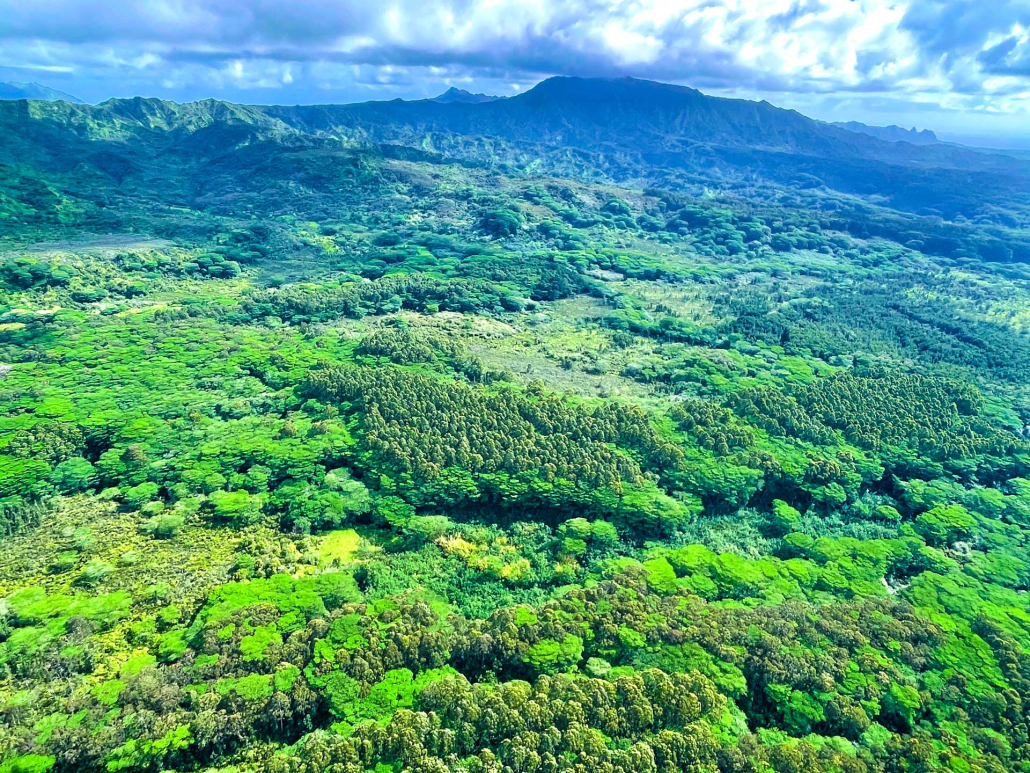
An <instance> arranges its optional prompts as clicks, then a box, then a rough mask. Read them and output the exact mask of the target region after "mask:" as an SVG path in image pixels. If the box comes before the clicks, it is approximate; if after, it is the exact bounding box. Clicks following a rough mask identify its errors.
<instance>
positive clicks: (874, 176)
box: [265, 77, 1030, 218]
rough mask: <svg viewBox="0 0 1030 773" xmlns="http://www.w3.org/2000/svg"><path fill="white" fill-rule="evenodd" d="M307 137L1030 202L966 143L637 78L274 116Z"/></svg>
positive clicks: (681, 176) (629, 170) (898, 194)
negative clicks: (904, 136)
mask: <svg viewBox="0 0 1030 773" xmlns="http://www.w3.org/2000/svg"><path fill="white" fill-rule="evenodd" d="M265 112H266V114H267V115H269V116H273V117H275V118H277V119H279V120H281V121H282V122H283V123H285V124H287V125H289V126H291V127H293V128H295V129H297V130H299V131H302V132H304V133H308V134H313V135H316V136H324V137H344V138H349V139H351V140H355V139H357V140H363V141H369V142H372V143H376V144H387V145H400V146H405V147H407V148H415V149H419V150H420V151H425V150H434V151H436V152H438V153H440V154H442V155H444V156H448V157H456V158H463V159H466V160H469V161H472V162H475V163H479V164H486V165H490V164H496V163H508V164H516V165H519V164H524V163H526V162H527V159H528V158H530V157H531V158H532V163H533V165H534V167H535V168H537V169H543V170H549V171H551V172H553V173H558V174H579V175H581V176H586V177H589V178H596V177H598V176H600V177H604V178H607V179H610V180H613V181H615V182H622V183H634V184H646V183H647V182H648V181H649V180H653V179H654V177H655V174H656V170H661V175H662V179H663V180H664V181H665V182H666V183H668V182H669V179H668V178H669V176H670V175H672V176H674V177H675V178H676V180H677V184H678V185H680V186H682V187H685V188H690V189H694V190H698V189H700V188H703V187H705V186H709V185H712V184H718V185H720V186H722V185H725V184H727V183H728V182H730V181H732V183H733V184H734V185H746V184H750V183H751V182H754V181H756V180H758V181H760V182H762V183H763V184H766V185H769V186H773V187H783V186H787V187H804V188H819V187H826V188H829V189H832V190H836V191H840V192H842V193H848V194H854V195H861V196H868V195H876V196H879V197H882V198H885V199H886V200H887V201H888V202H890V204H891V206H893V207H895V208H897V209H902V210H906V211H910V212H918V213H924V214H929V215H940V216H944V217H946V218H952V217H955V216H958V215H962V216H964V217H967V218H971V217H975V216H977V215H978V214H980V213H981V210H982V209H983V208H984V207H1005V206H1008V204H1009V203H1010V202H1011V201H1012V200H1013V198H1015V199H1018V200H1019V201H1020V202H1023V203H1027V204H1030V198H1028V191H1027V186H1026V180H1027V177H1028V175H1030V165H1027V164H1025V163H1019V164H1015V165H1013V164H1012V163H1011V160H1005V159H1002V158H1001V157H998V156H996V155H991V154H986V153H979V152H976V151H974V150H972V149H969V148H962V147H958V146H950V145H945V144H937V145H913V144H910V143H898V142H888V141H885V140H882V139H879V138H877V137H873V136H869V135H866V134H861V133H856V132H853V131H848V130H846V129H842V128H840V127H837V126H832V125H830V124H825V123H822V122H820V121H816V120H813V119H811V118H808V117H806V116H804V115H802V114H800V113H798V112H796V111H793V110H785V109H782V108H778V107H775V106H773V105H771V104H769V103H768V102H764V101H763V102H752V101H747V100H740V99H725V98H719V97H711V96H707V95H705V94H702V93H701V92H700V91H697V90H695V89H691V88H687V87H683V86H675V85H670V84H665V83H657V82H653V81H645V80H638V79H634V78H618V79H602V78H567V77H556V78H550V79H548V80H545V81H543V82H541V83H540V84H538V85H537V86H536V87H534V88H533V89H531V90H529V91H527V92H525V93H523V94H520V95H517V96H514V97H510V98H508V99H504V100H496V101H492V102H485V103H476V104H470V103H464V102H452V103H448V104H440V103H437V102H434V101H431V100H423V101H418V102H405V101H402V100H394V101H391V102H365V103H359V104H350V105H317V106H307V107H303V106H302V107H269V108H266V109H265Z"/></svg>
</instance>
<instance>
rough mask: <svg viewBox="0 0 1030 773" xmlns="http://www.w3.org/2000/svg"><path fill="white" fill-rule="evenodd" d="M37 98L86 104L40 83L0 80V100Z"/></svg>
mask: <svg viewBox="0 0 1030 773" xmlns="http://www.w3.org/2000/svg"><path fill="white" fill-rule="evenodd" d="M17 99H38V100H44V101H47V102H71V103H72V104H75V105H84V104H86V103H85V102H83V101H82V100H81V99H79V98H78V97H75V96H72V95H71V94H68V93H66V92H64V91H58V90H57V89H52V88H50V87H49V86H44V85H43V84H42V83H35V82H33V83H22V82H20V81H9V82H4V81H0V100H17Z"/></svg>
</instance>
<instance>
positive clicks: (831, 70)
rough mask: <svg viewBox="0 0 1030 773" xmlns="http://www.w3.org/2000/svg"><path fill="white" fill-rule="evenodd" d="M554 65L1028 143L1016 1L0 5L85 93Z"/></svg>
mask: <svg viewBox="0 0 1030 773" xmlns="http://www.w3.org/2000/svg"><path fill="white" fill-rule="evenodd" d="M552 75H577V76H584V77H613V76H624V75H626V76H632V77H638V78H648V79H653V80H659V81H664V82H670V83H679V84H683V85H688V86H691V87H694V88H698V89H701V90H702V91H704V92H706V93H709V94H714V95H718V96H728V97H740V98H746V99H766V100H768V101H769V102H772V103H773V104H776V105H779V106H782V107H788V108H794V109H796V110H799V111H801V112H803V113H805V114H806V115H809V116H812V117H814V118H819V119H823V120H858V121H862V122H865V123H868V124H873V125H887V124H898V125H901V126H905V127H909V126H917V127H919V128H930V129H933V130H934V131H936V132H937V133H938V135H939V136H940V137H941V138H942V139H946V140H957V141H964V142H970V143H973V144H985V145H997V146H1011V147H1027V148H1030V130H1028V129H1027V126H1030V120H1028V119H1030V3H1027V2H1026V1H1025V0H996V1H995V2H991V3H983V2H977V1H976V0H681V1H680V2H655V1H654V0H644V1H642V2H616V3H609V2H600V1H598V0H569V1H568V2H549V1H547V0H538V1H537V2H531V1H527V0H496V2H492V3H477V2H470V1H468V0H428V2H426V1H423V2H413V1H412V0H395V1H394V2H389V3H384V4H379V3H375V4H373V3H367V2H356V1H355V0H340V1H339V2H329V1H327V0H257V1H251V2H245V1H244V0H150V1H148V2H144V0H134V1H132V2H125V3H110V2H100V1H99V0H41V1H40V2H37V3H34V4H31V5H29V4H25V3H22V2H19V0H0V80H4V81H39V82H41V83H44V84H46V85H47V86H50V87H52V88H55V89H59V90H61V91H66V92H69V93H71V94H74V95H76V96H78V97H80V98H82V99H84V100H86V101H88V102H100V101H103V100H105V99H108V98H110V97H132V96H155V97H161V98H166V99H172V100H176V101H193V100H197V99H203V98H207V97H213V98H217V99H224V100H229V101H234V102H244V103H253V104H305V103H306V104H310V103H340V102H354V101H364V100H370V99H394V98H403V99H419V98H425V97H433V96H436V95H437V94H439V93H440V92H442V91H444V90H445V89H447V88H448V87H450V86H454V87H457V88H462V89H467V90H469V91H472V92H484V93H488V94H497V95H501V96H510V95H514V94H518V93H520V92H523V91H525V90H526V89H528V88H531V87H532V86H533V85H535V84H536V83H537V82H539V81H541V80H543V79H545V78H547V77H550V76H552Z"/></svg>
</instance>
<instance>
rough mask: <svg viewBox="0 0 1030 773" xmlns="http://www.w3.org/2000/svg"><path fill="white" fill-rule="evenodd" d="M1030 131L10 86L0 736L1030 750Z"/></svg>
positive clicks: (33, 744) (554, 747) (1, 351)
mask: <svg viewBox="0 0 1030 773" xmlns="http://www.w3.org/2000/svg"><path fill="white" fill-rule="evenodd" d="M471 96H475V95H471ZM1028 179H1030V175H1028V174H1027V168H1026V167H1025V164H1024V162H1022V161H1019V160H1018V159H1015V158H1012V157H1009V156H1004V155H1001V154H989V153H981V152H978V151H973V150H968V149H963V148H958V147H955V146H945V145H926V146H915V145H912V144H909V143H892V142H887V141H883V140H879V139H876V138H873V137H870V136H867V135H863V134H859V133H855V132H849V131H846V130H844V129H840V128H836V127H832V126H829V125H826V124H821V123H818V122H815V121H811V120H809V119H807V118H805V117H804V116H801V115H799V114H797V113H793V112H790V111H784V110H780V109H777V108H774V107H772V106H770V105H768V104H765V103H747V102H739V101H733V100H719V99H713V98H710V97H707V96H704V95H702V94H700V93H699V92H696V91H692V90H689V89H682V88H679V87H671V86H665V85H663V84H654V83H649V82H643V81H630V80H623V81H580V80H576V79H553V80H551V81H546V82H544V83H543V84H541V85H540V86H538V87H537V88H536V89H534V90H532V91H530V92H528V93H526V94H524V95H521V96H518V97H513V98H509V99H505V100H494V101H468V100H460V99H455V100H453V101H450V102H440V101H434V100H424V101H419V102H400V101H395V102H388V103H366V104H362V105H346V106H316V107H297V108H285V107H260V106H243V105H234V104H229V103H224V102H217V101H205V102H198V103H193V104H186V105H179V104H174V103H170V102H163V101H160V100H151V99H134V100H111V101H108V102H105V103H103V104H101V105H97V106H86V105H74V104H70V103H66V102H65V103H62V102H53V103H51V102H35V101H29V102H25V101H20V102H0V717H2V719H0V773H47V772H48V771H53V773H73V772H75V773H79V772H80V771H109V772H111V773H117V772H118V771H140V772H141V773H142V772H144V771H154V772H156V771H166V770H167V771H224V772H225V773H229V772H230V771H231V772H232V773H243V772H245V771H246V772H248V773H259V772H260V773H302V772H304V773H306V772H307V771H311V773H322V772H323V771H332V772H333V773H364V772H365V771H374V772H375V773H388V772H393V773H400V772H401V771H426V772H427V773H428V772H432V773H443V772H444V771H462V772H466V771H467V773H558V771H563V772H564V771H570V772H572V771H575V772H576V773H581V772H582V773H585V772H586V771H591V772H593V771H597V772H598V773H607V772H610V773H623V772H624V773H673V772H674V771H690V772H692V773H707V772H709V771H712V772H714V771H719V772H720V773H768V772H770V771H772V772H775V773H793V772H794V771H805V772H806V773H814V772H820V773H821V772H823V771H825V772H826V773H921V772H923V771H950V773H974V772H975V773H1000V772H1001V771H1010V770H1011V771H1021V770H1023V771H1025V770H1030V725H1028V720H1027V704H1026V702H1027V701H1030V596H1028V594H1027V590H1030V559H1028V558H1027V544H1028V541H1030V378H1028V376H1030V206H1028V202H1027V199H1026V196H1027V184H1026V183H1027V181H1028Z"/></svg>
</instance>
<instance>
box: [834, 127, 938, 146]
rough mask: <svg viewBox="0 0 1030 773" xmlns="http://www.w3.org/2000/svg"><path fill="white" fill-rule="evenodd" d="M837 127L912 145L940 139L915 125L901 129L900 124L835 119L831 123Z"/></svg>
mask: <svg viewBox="0 0 1030 773" xmlns="http://www.w3.org/2000/svg"><path fill="white" fill-rule="evenodd" d="M833 126H836V127H837V128H838V129H846V130H847V131H849V132H857V133H858V134H868V135H869V136H870V137H876V138H877V139H881V140H886V141H887V142H910V143H912V144H913V145H935V144H937V143H938V142H940V140H938V139H937V135H936V134H934V133H933V132H932V131H930V130H929V129H923V130H922V131H920V130H919V129H916V128H915V127H912V128H911V129H903V128H901V127H900V126H894V125H893V124H892V125H890V126H867V125H866V124H864V123H859V122H858V121H837V122H835V123H834V124H833Z"/></svg>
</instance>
